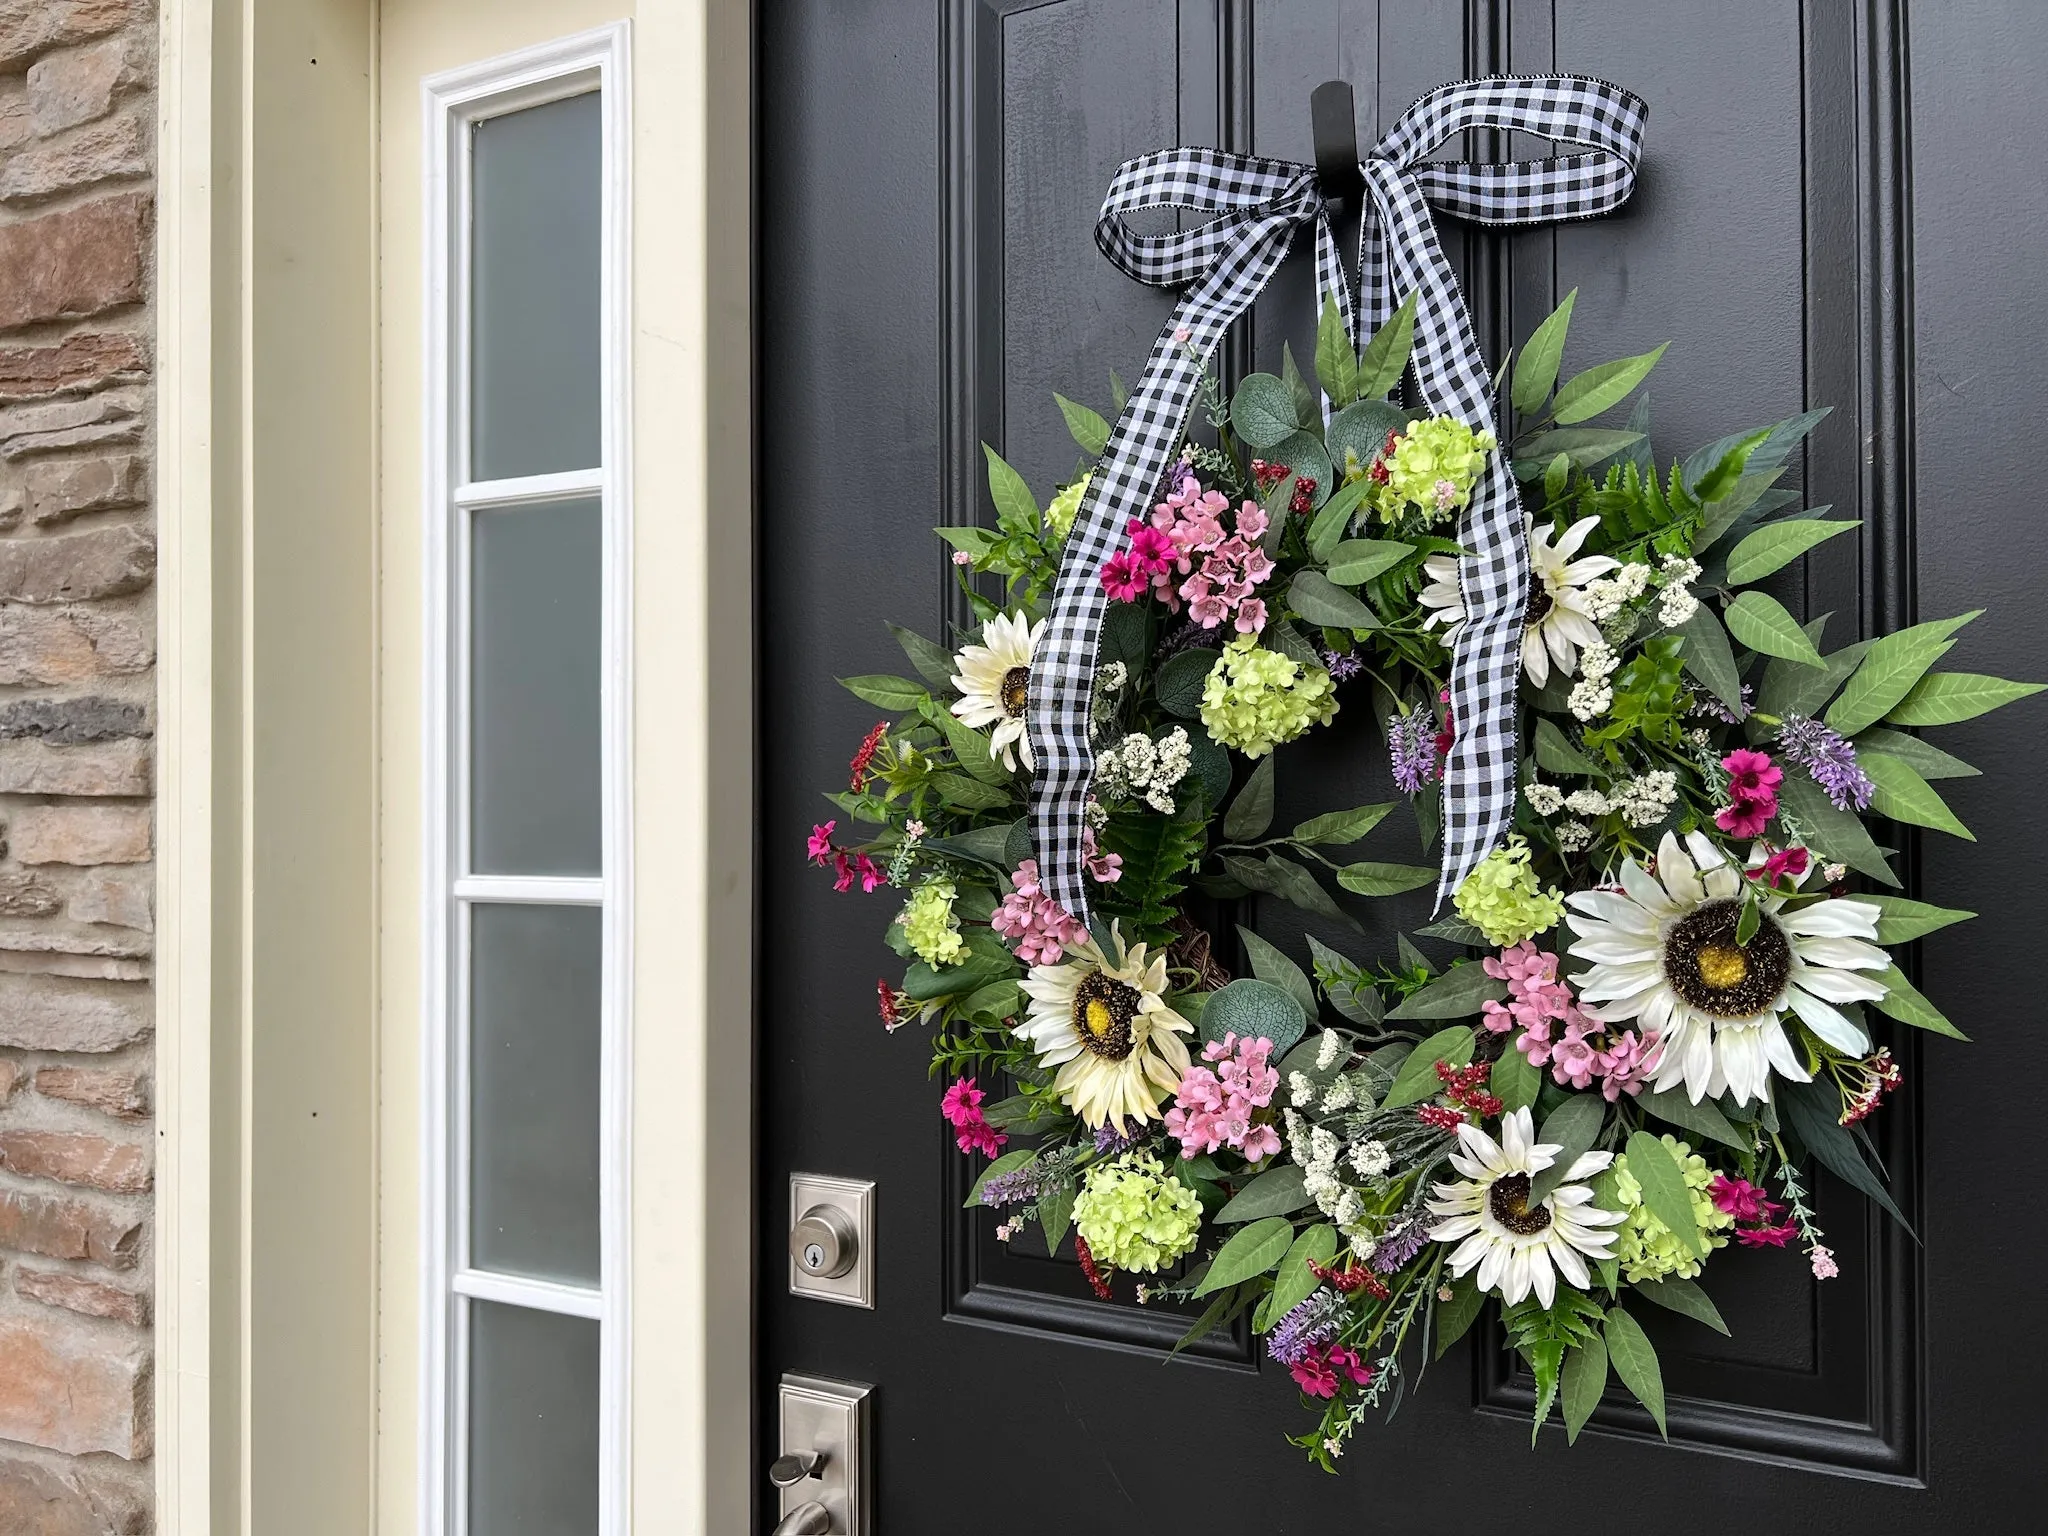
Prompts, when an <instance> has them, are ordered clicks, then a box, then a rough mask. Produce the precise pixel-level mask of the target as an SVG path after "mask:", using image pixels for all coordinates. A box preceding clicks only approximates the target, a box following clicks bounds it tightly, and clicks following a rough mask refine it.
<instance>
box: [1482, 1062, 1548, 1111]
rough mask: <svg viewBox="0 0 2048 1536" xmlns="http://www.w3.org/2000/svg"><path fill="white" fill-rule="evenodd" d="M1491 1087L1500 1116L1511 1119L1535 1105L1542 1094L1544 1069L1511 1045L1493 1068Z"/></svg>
mask: <svg viewBox="0 0 2048 1536" xmlns="http://www.w3.org/2000/svg"><path fill="white" fill-rule="evenodd" d="M1488 1086H1489V1088H1490V1090H1491V1091H1492V1093H1493V1094H1494V1096H1495V1097H1497V1098H1498V1099H1499V1100H1500V1103H1501V1112H1502V1113H1503V1114H1509V1115H1512V1114H1513V1113H1514V1112H1515V1111H1516V1110H1518V1109H1527V1108H1528V1107H1529V1106H1530V1105H1532V1104H1534V1103H1535V1102H1536V1095H1537V1094H1539V1093H1541V1092H1542V1091H1543V1069H1542V1068H1541V1067H1539V1066H1537V1065H1536V1064H1535V1063H1534V1062H1532V1061H1531V1060H1530V1059H1529V1058H1528V1056H1527V1055H1526V1054H1524V1053H1523V1052H1521V1051H1518V1050H1516V1049H1515V1048H1514V1046H1513V1045H1510V1046H1509V1047H1508V1048H1507V1049H1506V1050H1504V1051H1502V1052H1501V1053H1500V1060H1498V1061H1496V1062H1495V1063H1494V1064H1493V1076H1492V1078H1491V1079H1490V1080H1489V1083H1488Z"/></svg>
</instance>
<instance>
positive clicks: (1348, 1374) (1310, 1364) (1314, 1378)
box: [1288, 1344, 1373, 1398]
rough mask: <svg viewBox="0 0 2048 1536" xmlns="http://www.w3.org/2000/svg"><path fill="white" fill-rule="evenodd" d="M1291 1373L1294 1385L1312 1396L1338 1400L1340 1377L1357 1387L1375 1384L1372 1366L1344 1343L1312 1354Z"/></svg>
mask: <svg viewBox="0 0 2048 1536" xmlns="http://www.w3.org/2000/svg"><path fill="white" fill-rule="evenodd" d="M1288 1370H1289V1372H1290V1373H1291V1374H1292V1375H1293V1377H1294V1384H1295V1385H1296V1386H1297V1387H1299V1388H1301V1390H1302V1391H1303V1392H1305V1393H1307V1394H1308V1395H1309V1396H1310V1397H1321V1398H1331V1397H1335V1396H1336V1395H1337V1382H1338V1377H1339V1376H1340V1375H1341V1376H1342V1377H1344V1378H1345V1379H1346V1380H1348V1381H1350V1382H1352V1383H1353V1384H1354V1385H1357V1386H1361V1387H1369V1386H1371V1385H1372V1375H1373V1372H1372V1367H1371V1366H1369V1365H1367V1364H1366V1363H1365V1361H1364V1360H1362V1359H1361V1358H1359V1354H1358V1351H1357V1350H1355V1349H1347V1348H1346V1347H1345V1346H1344V1345H1342V1344H1337V1345H1333V1346H1332V1347H1331V1348H1330V1349H1329V1350H1327V1351H1324V1350H1315V1351H1312V1352H1311V1353H1310V1354H1308V1355H1307V1356H1305V1357H1304V1358H1302V1359H1301V1360H1299V1361H1297V1362H1296V1363H1295V1364H1293V1365H1291V1366H1289V1367H1288Z"/></svg>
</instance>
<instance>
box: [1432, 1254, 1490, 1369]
mask: <svg viewBox="0 0 2048 1536" xmlns="http://www.w3.org/2000/svg"><path fill="white" fill-rule="evenodd" d="M1485 1305H1486V1294H1485V1293H1484V1292H1483V1291H1481V1290H1480V1289H1479V1286H1478V1285H1477V1284H1476V1283H1475V1282H1474V1281H1473V1279H1472V1277H1471V1276H1470V1275H1466V1276H1465V1277H1464V1278H1463V1279H1459V1280H1453V1281H1452V1282H1451V1299H1450V1300H1449V1301H1440V1302H1438V1303H1437V1304H1436V1358H1437V1359H1439V1360H1441V1359H1443V1357H1444V1353H1445V1351H1447V1350H1448V1349H1449V1348H1450V1347H1451V1346H1452V1345H1453V1344H1455V1343H1457V1342H1458V1340H1460V1339H1462V1338H1463V1337H1465V1333H1466V1331H1467V1330H1468V1329H1470V1328H1471V1326H1472V1324H1473V1323H1475V1322H1476V1321H1478V1318H1479V1311H1480V1309H1481V1308H1482V1307H1484V1306H1485Z"/></svg>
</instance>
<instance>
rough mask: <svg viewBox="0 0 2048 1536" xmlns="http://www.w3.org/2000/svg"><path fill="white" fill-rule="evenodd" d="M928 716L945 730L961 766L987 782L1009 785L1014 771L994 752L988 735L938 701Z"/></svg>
mask: <svg viewBox="0 0 2048 1536" xmlns="http://www.w3.org/2000/svg"><path fill="white" fill-rule="evenodd" d="M924 717H925V719H927V720H929V721H931V723H932V724H934V725H936V726H937V727H938V728H939V729H940V730H941V731H943V732H945V735H946V744H947V745H948V746H949V747H951V748H952V749H953V756H954V757H955V758H956V759H958V761H959V763H960V766H961V767H962V768H963V769H965V770H966V771H967V773H968V774H969V775H970V776H971V777H973V778H977V779H979V780H981V782H982V783H984V784H1007V783H1009V782H1010V770H1009V769H1007V768H1005V767H1004V766H1003V765H1002V764H1001V763H999V762H997V761H996V760H995V758H994V757H993V756H992V755H990V753H989V749H988V738H987V737H986V736H984V735H982V734H981V732H979V731H977V730H975V729H974V728H973V727H972V726H970V725H967V724H966V723H964V722H963V721H962V720H961V719H960V718H959V717H958V716H956V715H955V714H954V713H953V712H952V711H951V710H949V709H943V708H941V707H939V706H938V705H936V704H934V705H932V706H930V707H929V708H927V709H926V710H925V711H924Z"/></svg>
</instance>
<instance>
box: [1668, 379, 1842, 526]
mask: <svg viewBox="0 0 2048 1536" xmlns="http://www.w3.org/2000/svg"><path fill="white" fill-rule="evenodd" d="M1828 410H1829V407H1827V406H1822V407H1821V408H1820V409H1819V410H1817V411H1807V412H1805V413H1803V414H1802V415H1798V416H1789V417H1787V418H1786V419H1785V420H1783V421H1781V422H1779V423H1778V424H1777V425H1775V426H1773V427H1772V428H1770V430H1769V431H1767V432H1765V433H1764V434H1762V441H1761V442H1759V443H1757V444H1756V445H1755V446H1754V447H1752V448H1751V449H1750V450H1749V452H1748V453H1747V454H1746V455H1745V457H1744V459H1743V461H1742V468H1743V469H1744V470H1745V471H1747V473H1746V474H1745V475H1744V477H1743V478H1744V479H1747V480H1755V479H1758V478H1760V477H1763V476H1768V475H1771V474H1774V473H1775V472H1776V471H1777V470H1778V468H1779V467H1780V466H1782V465H1783V464H1784V462H1785V460H1786V459H1787V458H1789V457H1790V456H1791V454H1792V450H1793V449H1794V448H1797V447H1798V446H1799V445H1800V443H1802V442H1804V441H1805V439H1806V434H1807V433H1809V432H1811V431H1812V430H1813V429H1814V428H1815V427H1817V426H1819V425H1820V423H1821V420H1822V419H1823V418H1824V417H1825V416H1826V415H1827V414H1828ZM1757 435H1758V434H1756V433H1754V432H1737V433H1735V434H1733V435H1732V436H1729V437H1724V438H1722V439H1721V440H1720V441H1719V442H1715V443H1709V444H1708V445H1707V446H1706V447H1704V448H1701V449H1699V450H1698V451H1697V452H1695V453H1693V454H1692V455H1691V456H1690V457H1688V458H1687V459H1686V461H1685V468H1684V470H1683V472H1682V483H1683V484H1684V486H1685V488H1686V490H1687V491H1688V492H1690V493H1691V494H1693V495H1695V496H1698V495H1699V494H1700V491H1701V488H1702V487H1703V485H1704V484H1705V482H1706V481H1707V478H1708V476H1709V475H1710V474H1711V473H1712V472H1713V471H1714V469H1715V468H1717V467H1718V466H1719V465H1720V464H1721V462H1722V461H1723V460H1724V459H1726V458H1727V457H1728V455H1729V454H1731V453H1734V452H1736V451H1737V450H1739V449H1741V448H1742V446H1743V445H1744V444H1745V443H1747V442H1749V441H1750V440H1751V439H1753V438H1755V437H1757ZM1700 499H1701V500H1708V499H1710V498H1707V497H1704V496H1702V497H1701V498H1700ZM1706 547H1707V546H1706V545H1705V544H1703V543H1702V544H1697V545H1695V546H1694V548H1693V553H1694V554H1698V553H1699V551H1700V550H1702V549H1705V548H1706Z"/></svg>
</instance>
